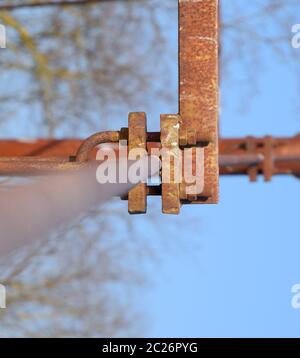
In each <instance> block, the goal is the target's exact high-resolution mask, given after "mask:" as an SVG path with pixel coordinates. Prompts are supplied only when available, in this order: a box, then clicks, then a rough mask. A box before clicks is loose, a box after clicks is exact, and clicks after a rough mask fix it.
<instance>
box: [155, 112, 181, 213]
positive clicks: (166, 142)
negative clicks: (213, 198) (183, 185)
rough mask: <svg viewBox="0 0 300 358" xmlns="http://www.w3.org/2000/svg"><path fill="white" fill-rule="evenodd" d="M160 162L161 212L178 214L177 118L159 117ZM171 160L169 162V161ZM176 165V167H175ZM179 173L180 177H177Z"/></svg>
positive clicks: (174, 116)
mask: <svg viewBox="0 0 300 358" xmlns="http://www.w3.org/2000/svg"><path fill="white" fill-rule="evenodd" d="M160 129H161V133H160V139H161V162H162V193H161V195H162V212H163V213H164V214H179V212H180V206H181V204H180V179H181V175H182V168H181V167H180V166H178V163H179V162H176V160H177V159H179V160H180V158H179V153H180V149H179V116H178V115H171V114H163V115H161V116H160ZM170 159H171V160H170ZM176 164H177V166H176ZM178 173H180V177H179V176H178Z"/></svg>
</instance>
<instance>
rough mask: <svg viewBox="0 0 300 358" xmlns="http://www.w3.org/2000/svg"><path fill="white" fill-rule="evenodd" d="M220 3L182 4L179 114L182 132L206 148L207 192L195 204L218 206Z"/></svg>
mask: <svg viewBox="0 0 300 358" xmlns="http://www.w3.org/2000/svg"><path fill="white" fill-rule="evenodd" d="M218 20H219V2H218V0H201V1H195V0H179V113H180V116H181V130H182V131H186V130H194V131H195V132H196V139H197V143H198V144H199V143H202V144H203V145H205V144H208V145H207V146H205V152H204V155H205V173H204V175H205V177H204V185H205V190H204V192H206V193H209V197H207V198H201V197H199V198H197V200H195V201H193V202H195V203H202V202H205V203H206V204H209V203H211V204H212V203H217V202H218V186H219V183H218V178H219V166H218V107H219V78H218V76H219V75H218V67H219V60H218V57H219V54H218V51H219V48H218V47H219V46H218V44H219V33H218V32H219V31H218Z"/></svg>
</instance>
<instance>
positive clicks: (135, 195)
mask: <svg viewBox="0 0 300 358" xmlns="http://www.w3.org/2000/svg"><path fill="white" fill-rule="evenodd" d="M133 149H134V150H135V149H142V150H143V151H146V150H147V117H146V113H144V112H133V113H130V114H129V118H128V151H129V156H128V159H129V160H131V159H132V160H135V159H136V158H131V157H130V151H131V150H133ZM146 211H147V184H146V183H140V184H139V185H137V186H136V187H135V188H133V189H132V190H130V192H129V193H128V212H129V213H130V214H145V213H146Z"/></svg>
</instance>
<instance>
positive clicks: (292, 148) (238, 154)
mask: <svg viewBox="0 0 300 358" xmlns="http://www.w3.org/2000/svg"><path fill="white" fill-rule="evenodd" d="M251 143H252V144H251V151H250V152H249V137H246V138H228V139H222V140H221V141H220V157H222V156H223V157H224V156H228V155H230V156H234V157H235V158H236V164H235V165H221V166H220V173H221V175H234V174H236V175H244V174H248V175H249V170H250V169H251V170H252V171H254V172H255V173H257V174H255V175H253V177H252V178H251V179H252V180H253V181H254V180H256V178H257V175H258V174H263V175H264V178H265V180H266V181H269V180H270V179H271V178H272V176H274V175H284V174H287V175H288V174H292V175H295V176H298V175H299V174H300V135H296V136H295V137H287V138H275V137H269V136H268V137H262V138H254V137H251ZM245 155H256V156H259V158H261V160H260V161H258V162H256V163H252V164H249V163H245V161H244V162H243V158H245ZM225 164H226V163H225Z"/></svg>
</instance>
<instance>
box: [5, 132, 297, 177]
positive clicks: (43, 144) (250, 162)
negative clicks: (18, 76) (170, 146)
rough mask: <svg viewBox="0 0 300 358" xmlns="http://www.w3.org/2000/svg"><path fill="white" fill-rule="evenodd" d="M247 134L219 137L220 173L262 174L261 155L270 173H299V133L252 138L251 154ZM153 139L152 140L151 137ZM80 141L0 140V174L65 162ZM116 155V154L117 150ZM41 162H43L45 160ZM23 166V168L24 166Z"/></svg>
mask: <svg viewBox="0 0 300 358" xmlns="http://www.w3.org/2000/svg"><path fill="white" fill-rule="evenodd" d="M148 134H149V133H148ZM159 136H160V133H158V132H157V133H151V140H152V141H151V142H148V143H147V148H148V152H150V151H151V148H160V147H161V146H160V143H158V142H157V137H159ZM248 138H249V137H246V138H223V139H220V142H219V144H220V155H219V158H220V163H219V164H220V174H221V175H235V174H236V175H248V174H249V168H253V167H254V166H255V167H256V169H255V170H257V172H258V174H262V173H264V168H265V164H264V163H265V156H268V158H271V159H272V162H273V164H272V175H290V174H292V175H295V176H297V175H300V135H296V136H295V137H283V138H276V137H272V139H271V141H272V146H269V147H268V145H265V143H266V138H264V137H262V138H253V144H254V145H253V148H254V150H253V151H251V153H252V154H250V153H249V151H248V149H247V148H248V147H247V145H248V144H247V142H248V140H249V139H248ZM154 139H155V141H153V140H154ZM82 142H83V141H82V140H80V139H64V140H55V139H49V140H47V139H37V140H35V141H19V140H0V175H5V173H6V172H7V168H8V166H9V168H10V169H9V170H10V171H11V173H13V172H14V171H15V170H16V171H18V173H19V174H22V170H21V164H19V162H25V163H26V161H30V163H31V164H30V165H32V166H33V165H34V164H32V163H34V162H35V161H36V160H37V161H38V162H39V161H40V160H41V159H46V161H47V160H49V161H50V162H53V161H62V162H66V161H68V157H69V156H74V155H75V154H76V152H77V151H78V148H79V147H80V145H81V144H82ZM116 155H118V153H117V150H116ZM24 157H26V158H24ZM93 158H95V157H93ZM269 160H270V159H268V161H269ZM46 161H45V163H46ZM25 165H27V164H25ZM42 165H43V166H47V164H42ZM36 167H38V165H37V166H36ZM15 168H16V169H15ZM17 168H18V169H17ZM23 169H24V171H26V168H25V167H23ZM268 175H269V174H268Z"/></svg>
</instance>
